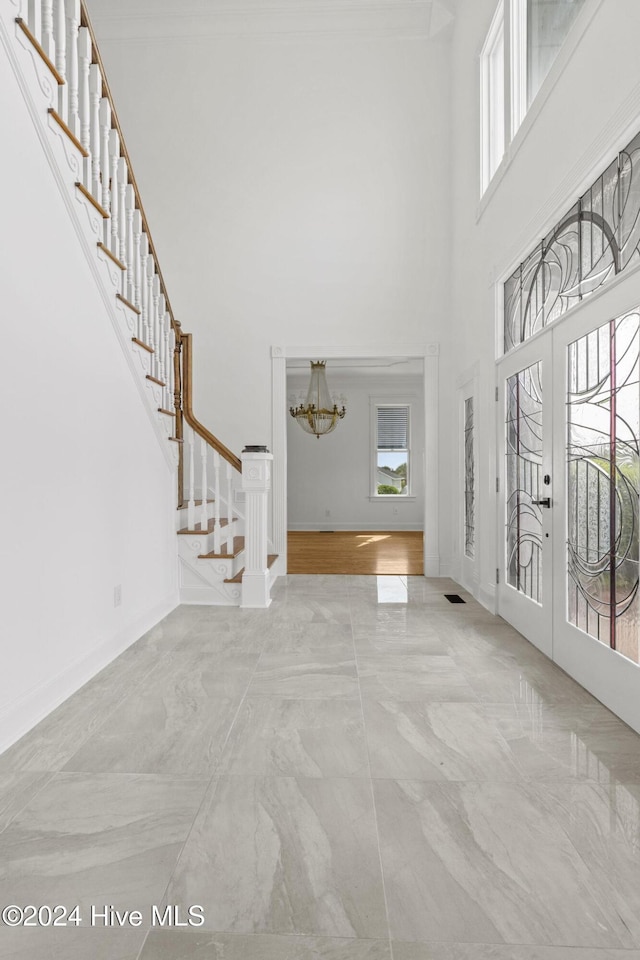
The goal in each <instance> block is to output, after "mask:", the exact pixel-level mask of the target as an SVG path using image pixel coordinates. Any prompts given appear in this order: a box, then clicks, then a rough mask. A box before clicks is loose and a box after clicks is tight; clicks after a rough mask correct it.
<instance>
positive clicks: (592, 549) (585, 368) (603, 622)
mask: <svg viewBox="0 0 640 960" xmlns="http://www.w3.org/2000/svg"><path fill="white" fill-rule="evenodd" d="M639 331H640V314H639V313H637V312H634V313H630V314H626V315H625V316H623V317H620V318H618V319H617V320H612V321H611V322H609V323H606V324H603V325H602V326H601V327H598V328H597V329H596V330H593V331H592V332H591V333H589V334H588V335H587V336H584V337H581V338H580V339H579V340H576V341H575V342H574V343H572V344H570V345H569V348H568V396H567V430H568V436H567V493H568V496H567V509H568V574H567V577H568V580H567V582H568V609H567V615H568V619H569V622H570V623H573V624H574V625H575V626H577V627H579V628H580V629H581V630H584V631H585V633H588V634H590V635H591V636H592V637H595V638H596V639H597V640H600V641H601V642H603V643H606V644H608V645H609V646H610V647H612V648H613V649H614V650H618V651H619V652H620V653H622V654H623V655H624V656H626V657H629V658H630V659H631V660H634V661H635V662H636V663H637V662H638V627H639V609H638V559H639V557H638V544H639V539H638V496H639V493H640V456H639V450H640V448H639V441H638V438H639V436H640V383H639V374H640V367H639V362H638V346H639Z"/></svg>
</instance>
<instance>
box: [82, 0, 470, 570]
mask: <svg viewBox="0 0 640 960" xmlns="http://www.w3.org/2000/svg"><path fill="white" fill-rule="evenodd" d="M89 6H90V12H91V14H92V16H93V20H94V25H95V27H96V30H97V33H98V37H99V39H100V47H101V51H102V54H103V57H104V60H105V64H106V67H107V70H108V74H109V78H110V83H111V87H112V90H113V93H114V97H115V100H116V104H117V108H118V113H119V116H120V119H121V122H122V125H123V128H124V131H125V136H126V139H127V143H128V145H129V149H130V152H131V156H132V160H133V164H134V167H135V171H136V177H137V179H138V183H139V185H140V188H141V192H142V197H143V201H144V204H145V208H146V211H147V214H148V217H149V221H150V224H151V229H152V232H153V235H154V239H155V242H156V246H157V249H158V255H159V258H160V263H161V265H162V270H163V274H164V276H165V279H166V281H167V285H168V289H169V294H170V296H171V300H172V304H173V306H174V308H175V310H176V313H177V316H178V317H179V319H180V321H181V323H182V325H183V327H184V329H186V330H190V331H193V333H194V348H195V399H196V410H197V413H198V415H199V417H200V419H202V420H203V422H204V423H206V424H207V425H208V426H209V427H210V429H212V430H213V431H214V432H215V433H217V434H218V435H219V436H220V438H221V439H222V440H223V441H224V442H225V443H226V444H227V445H229V446H230V447H231V448H232V449H234V450H236V451H238V450H240V449H241V448H242V446H243V445H244V444H245V443H267V444H270V443H271V436H272V425H271V413H270V401H271V368H270V347H271V345H276V346H281V347H286V346H288V345H292V344H296V345H302V346H304V345H314V344H323V345H327V346H342V345H350V344H356V345H358V344H373V345H381V344H382V345H384V344H389V343H393V344H395V345H396V346H398V345H400V344H416V343H418V344H419V343H432V342H439V343H440V344H441V358H440V364H441V371H442V375H443V382H446V381H447V380H448V379H449V370H450V366H451V355H450V349H449V330H450V323H449V293H450V289H449V264H450V249H449V244H450V232H449V204H450V192H449V190H450V167H451V158H450V155H449V149H448V147H449V41H448V39H447V36H446V35H445V34H438V35H437V36H436V37H434V38H432V39H429V38H428V36H427V34H428V30H420V29H418V30H417V31H413V30H405V29H404V28H402V29H401V28H400V26H398V24H397V23H396V18H397V17H400V16H406V15H407V10H408V8H409V5H407V4H404V5H400V7H399V8H398V5H397V4H395V3H388V4H387V3H379V2H377V3H371V4H368V3H364V4H362V3H358V4H357V5H356V4H347V5H344V4H336V5H335V7H333V8H331V5H325V4H323V5H322V14H321V19H322V23H321V24H320V25H318V24H317V23H315V25H314V26H313V27H309V26H308V25H306V27H308V28H306V27H305V24H303V23H300V22H298V21H296V23H295V24H293V26H292V25H291V24H290V23H289V22H288V21H287V22H284V20H285V19H286V18H284V19H283V20H282V21H281V19H280V18H281V13H279V12H278V7H285V6H287V5H286V4H284V5H283V4H273V5H272V4H269V3H267V4H261V5H260V6H261V8H262V7H265V8H266V9H265V10H263V12H262V13H261V14H260V15H258V12H257V8H253V7H252V11H253V13H252V12H250V11H249V9H248V7H247V5H241V8H240V9H239V12H238V15H237V16H236V17H235V19H234V17H233V12H232V11H231V8H230V6H229V5H227V6H226V7H225V11H224V16H222V17H221V18H219V19H216V17H215V16H214V13H213V12H211V15H210V16H205V15H204V14H202V15H201V7H202V5H198V4H195V3H194V2H187V3H184V4H182V5H181V18H180V21H179V24H178V22H177V20H176V18H174V19H173V20H169V19H166V18H164V16H163V14H162V9H157V7H156V6H154V5H150V4H149V3H148V2H147V0H139V2H137V3H136V4H135V10H132V9H131V5H130V4H129V5H124V4H122V3H119V2H116V3H115V4H114V3H113V2H112V0H91V2H90V5H89ZM294 6H297V7H298V8H300V10H299V11H298V12H299V13H300V16H302V13H301V9H302V7H303V5H302V4H297V5H294ZM345 6H346V7H347V13H346V14H345V16H346V17H347V21H348V26H347V25H346V24H347V21H345V20H343V13H342V9H343V8H344V7H345ZM418 6H419V7H420V9H419V10H418V9H417V8H418ZM210 7H211V11H214V10H215V9H217V7H215V5H214V6H211V5H210ZM309 7H311V8H313V9H315V11H316V14H317V16H320V14H318V13H317V11H318V9H319V8H318V7H317V6H314V5H313V4H310V5H309ZM196 8H198V9H196ZM382 8H384V13H385V16H387V17H388V18H390V23H391V27H390V29H388V30H384V31H383V30H378V29H377V28H376V29H373V27H372V26H371V24H372V22H373V18H374V17H377V16H378V15H379V13H380V10H381V9H382ZM396 8H397V10H396ZM426 9H428V7H425V6H423V5H416V10H417V13H416V16H417V15H418V14H421V13H422V12H423V11H424V10H426ZM194 10H195V12H194ZM149 11H153V16H146V14H147V13H148V12H149ZM137 14H140V16H139V17H137V16H136V15H137ZM412 15H413V14H412ZM282 17H284V15H283V14H282ZM256 18H257V21H258V27H257V28H256ZM354 18H355V19H354ZM356 19H357V22H355V20H356ZM178 34H180V35H178ZM344 355H345V356H349V353H348V352H346V353H345V354H344ZM443 396H444V393H443ZM448 416H449V412H448V411H445V412H443V415H442V420H441V425H440V426H441V430H440V436H441V438H442V440H441V446H442V455H441V457H440V460H439V462H440V464H441V466H442V471H443V472H442V474H441V488H442V516H443V518H444V523H443V530H442V535H441V547H440V553H441V554H442V555H444V556H446V555H448V554H449V553H450V550H451V528H450V524H449V516H450V499H449V497H450V494H449V491H450V484H449V482H448V477H447V473H446V471H445V469H444V462H445V459H446V458H447V457H448V453H447V451H448V449H449V445H450V437H451V429H450V426H449V421H448V420H447V417H448Z"/></svg>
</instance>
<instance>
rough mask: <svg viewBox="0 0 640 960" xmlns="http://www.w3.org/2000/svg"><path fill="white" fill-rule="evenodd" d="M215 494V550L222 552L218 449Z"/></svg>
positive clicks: (214, 472)
mask: <svg viewBox="0 0 640 960" xmlns="http://www.w3.org/2000/svg"><path fill="white" fill-rule="evenodd" d="M213 496H214V497H215V503H214V505H213V506H214V528H213V550H214V552H215V553H220V550H221V548H222V537H221V536H220V454H219V453H218V451H217V450H214V451H213Z"/></svg>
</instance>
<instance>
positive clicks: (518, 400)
mask: <svg viewBox="0 0 640 960" xmlns="http://www.w3.org/2000/svg"><path fill="white" fill-rule="evenodd" d="M542 440H543V433H542V364H541V363H540V361H538V362H536V363H534V364H532V365H531V366H529V367H527V368H526V369H524V370H520V371H519V372H518V373H516V374H514V375H513V376H511V377H509V378H508V379H507V415H506V451H505V453H506V539H507V550H506V570H505V575H506V581H507V583H508V584H509V585H510V586H512V587H514V588H515V589H516V590H518V591H519V592H520V593H522V594H524V595H525V596H526V597H528V598H529V599H530V600H534V601H535V602H536V603H541V602H542V550H541V547H542V512H541V508H540V506H539V505H537V504H536V501H538V500H540V498H541V488H542V454H543V450H542Z"/></svg>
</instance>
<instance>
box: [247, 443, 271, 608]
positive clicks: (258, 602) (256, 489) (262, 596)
mask: <svg viewBox="0 0 640 960" xmlns="http://www.w3.org/2000/svg"><path fill="white" fill-rule="evenodd" d="M240 459H241V460H242V489H243V490H244V494H245V521H244V528H245V529H244V542H245V565H244V574H243V577H242V599H241V601H240V606H241V607H268V606H269V604H270V603H271V597H270V595H269V568H268V567H267V514H268V497H269V490H270V489H271V461H272V460H273V454H271V453H268V452H267V449H266V447H258V448H257V449H256V448H255V447H254V448H253V449H252V448H250V447H246V448H245V449H244V450H243V451H242V454H241V456H240Z"/></svg>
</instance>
